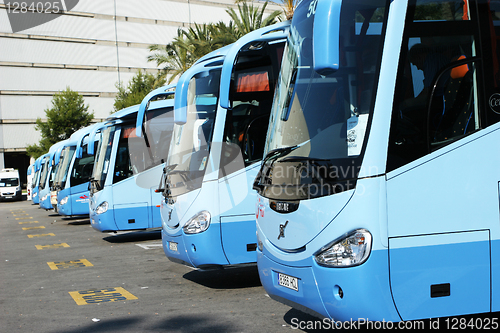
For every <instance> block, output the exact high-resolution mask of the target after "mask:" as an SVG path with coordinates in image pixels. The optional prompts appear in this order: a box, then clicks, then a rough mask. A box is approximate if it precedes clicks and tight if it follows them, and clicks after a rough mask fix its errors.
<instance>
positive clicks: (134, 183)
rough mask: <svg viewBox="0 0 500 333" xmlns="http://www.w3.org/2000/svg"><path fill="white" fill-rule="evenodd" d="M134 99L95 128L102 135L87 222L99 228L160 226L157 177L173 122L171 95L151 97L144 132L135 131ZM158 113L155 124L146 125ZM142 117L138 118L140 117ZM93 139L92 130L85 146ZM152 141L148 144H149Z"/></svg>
mask: <svg viewBox="0 0 500 333" xmlns="http://www.w3.org/2000/svg"><path fill="white" fill-rule="evenodd" d="M138 110H139V105H135V106H131V107H128V108H126V109H123V110H121V111H118V112H116V113H114V114H112V115H111V116H110V117H109V118H108V119H107V120H106V121H105V122H104V124H103V126H101V127H100V128H99V131H100V135H101V139H100V142H99V145H98V148H97V151H96V162H95V164H94V169H93V173H92V177H91V181H90V222H91V225H92V227H93V228H94V229H95V230H97V231H101V232H109V231H126V230H145V229H153V228H160V227H161V218H160V201H161V195H160V193H157V192H155V191H156V189H157V188H158V180H159V179H160V176H161V174H162V170H163V169H162V167H163V166H162V159H164V158H165V156H166V155H167V152H166V151H167V149H168V145H167V144H163V145H159V144H158V142H163V143H168V142H170V136H171V133H172V127H173V112H172V111H173V99H163V100H158V101H153V102H151V103H150V105H149V112H148V114H147V119H146V121H145V124H144V125H145V126H146V127H145V131H146V133H147V134H148V135H147V136H146V138H147V140H145V138H144V137H138V136H137V135H136V130H135V129H136V128H135V126H136V125H135V124H136V118H137V112H138ZM151 119H157V121H158V126H156V127H155V126H150V125H149V124H150V122H151ZM141 122H142V121H141ZM93 142H95V131H93V133H91V135H90V138H89V148H92V147H93V144H94V143H93ZM151 147H153V148H151Z"/></svg>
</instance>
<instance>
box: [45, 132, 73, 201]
mask: <svg viewBox="0 0 500 333" xmlns="http://www.w3.org/2000/svg"><path fill="white" fill-rule="evenodd" d="M66 141H67V140H62V141H59V142H57V143H54V144H53V145H52V146H51V147H50V149H49V152H48V153H46V154H44V155H43V156H42V167H41V170H40V172H41V174H40V183H39V186H38V197H39V205H40V208H44V209H46V210H49V209H53V208H54V207H53V206H52V202H51V188H52V183H53V181H54V178H55V173H56V170H57V166H58V164H59V157H60V156H61V150H62V148H63V147H64V143H65V142H66Z"/></svg>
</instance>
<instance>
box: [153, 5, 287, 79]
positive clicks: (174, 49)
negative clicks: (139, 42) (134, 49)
mask: <svg viewBox="0 0 500 333" xmlns="http://www.w3.org/2000/svg"><path fill="white" fill-rule="evenodd" d="M267 3H268V2H267V1H266V2H265V3H264V5H263V6H262V7H261V8H260V9H259V8H258V7H254V6H253V4H251V5H247V3H246V2H243V4H242V5H240V4H239V3H238V13H236V11H235V10H234V9H233V8H229V9H227V10H226V12H227V13H228V14H229V16H230V17H231V19H232V20H231V21H230V22H229V24H225V23H224V22H222V21H220V22H218V23H215V24H213V23H211V24H195V25H194V26H192V27H189V28H188V29H187V30H183V29H181V28H179V29H178V30H177V37H175V38H174V40H173V41H172V42H171V43H170V44H167V45H157V44H156V45H151V46H150V47H149V51H150V52H153V54H151V55H149V56H148V61H155V62H156V65H157V66H161V65H164V67H163V75H167V74H170V78H169V79H168V83H171V82H172V81H173V80H174V79H175V78H176V77H178V76H180V75H181V74H182V73H184V72H185V71H186V70H188V69H189V68H190V67H191V66H192V65H193V64H194V63H195V62H196V60H198V59H199V58H201V57H203V56H204V55H205V54H207V53H209V52H212V51H215V50H217V49H219V48H221V47H223V46H225V45H228V44H231V43H234V42H235V41H236V40H238V39H239V38H241V37H242V36H244V35H246V34H247V33H249V32H251V31H253V30H255V29H259V28H262V27H265V26H268V25H271V24H274V23H276V22H277V20H278V19H280V15H281V12H280V11H279V10H275V11H274V12H272V13H271V14H270V15H268V16H267V17H265V18H264V11H265V9H266V7H267Z"/></svg>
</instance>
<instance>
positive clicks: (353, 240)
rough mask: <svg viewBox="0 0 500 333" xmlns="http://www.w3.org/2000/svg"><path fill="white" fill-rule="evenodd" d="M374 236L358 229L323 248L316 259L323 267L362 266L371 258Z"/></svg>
mask: <svg viewBox="0 0 500 333" xmlns="http://www.w3.org/2000/svg"><path fill="white" fill-rule="evenodd" d="M371 247H372V235H371V234H370V232H369V231H368V230H365V229H358V230H354V231H353V232H351V233H348V234H346V235H345V236H344V237H342V238H341V239H338V240H336V241H334V242H333V243H330V244H329V245H327V246H325V247H324V248H322V249H321V250H320V251H319V252H318V253H316V255H315V256H314V259H315V260H316V262H317V263H318V264H320V265H322V266H329V267H351V266H357V265H361V264H362V263H364V262H365V261H366V259H368V257H369V256H370V252H371Z"/></svg>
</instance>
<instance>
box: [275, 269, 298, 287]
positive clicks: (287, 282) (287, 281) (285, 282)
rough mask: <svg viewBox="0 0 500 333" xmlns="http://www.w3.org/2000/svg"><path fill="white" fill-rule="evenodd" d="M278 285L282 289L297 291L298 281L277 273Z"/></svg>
mask: <svg viewBox="0 0 500 333" xmlns="http://www.w3.org/2000/svg"><path fill="white" fill-rule="evenodd" d="M278 284H279V285H280V286H282V287H285V288H288V289H292V290H295V291H299V279H297V278H296V277H293V276H290V275H286V274H282V273H278Z"/></svg>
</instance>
